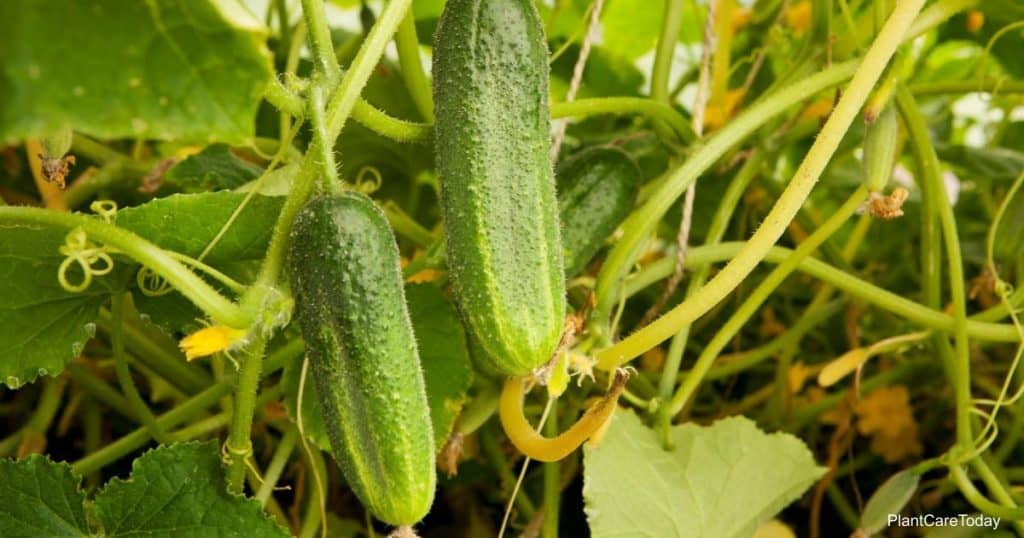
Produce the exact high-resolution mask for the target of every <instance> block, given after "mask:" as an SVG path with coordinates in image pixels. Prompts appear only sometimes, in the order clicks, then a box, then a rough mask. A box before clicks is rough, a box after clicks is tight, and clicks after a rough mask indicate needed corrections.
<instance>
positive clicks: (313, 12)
mask: <svg viewBox="0 0 1024 538" xmlns="http://www.w3.org/2000/svg"><path fill="white" fill-rule="evenodd" d="M302 16H303V19H304V20H305V21H306V30H307V31H308V33H309V48H310V51H311V52H312V56H313V65H314V66H315V68H316V70H317V72H319V73H321V74H323V75H324V77H326V80H327V84H328V86H334V85H335V84H337V83H338V79H339V78H341V68H340V67H338V61H337V59H336V58H335V57H334V45H333V44H332V43H331V28H330V27H329V26H328V25H327V13H326V11H325V10H324V0H302Z"/></svg>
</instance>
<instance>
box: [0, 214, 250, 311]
mask: <svg viewBox="0 0 1024 538" xmlns="http://www.w3.org/2000/svg"><path fill="white" fill-rule="evenodd" d="M0 222H6V223H17V224H40V225H43V226H58V227H61V228H66V229H69V230H70V229H73V228H81V229H82V230H84V231H85V233H86V234H87V235H88V236H89V238H90V239H93V240H96V241H99V242H101V243H103V244H104V245H107V246H110V247H114V248H116V249H118V250H120V251H121V252H123V253H124V254H126V255H127V256H128V257H130V258H132V259H134V260H135V261H137V262H139V263H141V264H143V265H145V266H146V267H149V268H150V269H152V270H153V272H155V273H156V274H158V275H160V276H161V277H163V278H164V280H166V281H167V282H168V283H169V284H171V285H172V286H174V287H175V289H177V290H178V291H179V292H181V294H182V295H184V296H185V297H186V298H188V299H189V300H190V301H192V302H193V303H195V305H196V306H198V307H199V309H200V310H202V311H203V312H206V313H207V314H208V315H209V316H210V317H211V318H213V319H214V320H215V321H217V322H218V323H221V324H224V325H227V326H229V327H235V328H244V327H248V326H249V324H250V323H251V321H252V317H251V316H250V315H247V313H245V312H243V311H242V309H240V308H239V307H238V305H236V304H235V303H233V302H231V301H230V300H228V299H227V298H225V297H224V296H223V295H221V294H220V293H218V292H217V290H215V289H213V288H212V287H211V286H210V285H209V284H207V283H206V282H205V281H204V280H203V279H201V278H199V277H198V276H196V274H195V273H193V272H192V271H191V270H189V268H188V267H185V265H184V264H182V263H181V262H179V261H178V260H176V259H174V257H173V256H171V255H169V254H168V253H167V252H166V251H164V250H163V249H162V248H160V247H158V246H156V245H154V244H153V243H150V242H149V241H146V240H145V239H143V238H141V237H139V236H137V235H135V234H134V233H132V232H129V231H128V230H125V229H122V228H118V227H117V226H114V225H112V224H107V223H106V222H104V221H102V220H100V219H97V218H92V217H88V216H85V215H79V214H73V213H60V212H56V211H47V210H44V209H38V208H34V207H11V206H8V207H0ZM54 277H55V278H56V275H54Z"/></svg>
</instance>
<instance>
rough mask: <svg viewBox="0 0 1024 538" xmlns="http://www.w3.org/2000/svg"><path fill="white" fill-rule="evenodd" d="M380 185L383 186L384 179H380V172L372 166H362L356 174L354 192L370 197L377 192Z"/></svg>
mask: <svg viewBox="0 0 1024 538" xmlns="http://www.w3.org/2000/svg"><path fill="white" fill-rule="evenodd" d="M382 184H384V178H383V177H381V175H380V170H378V169H377V168H376V167H374V166H364V167H362V168H360V169H359V173H358V174H356V187H355V190H356V191H358V192H361V193H363V194H366V195H370V194H373V193H375V192H377V189H379V188H380V186H381V185H382Z"/></svg>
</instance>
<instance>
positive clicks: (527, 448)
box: [498, 372, 627, 461]
mask: <svg viewBox="0 0 1024 538" xmlns="http://www.w3.org/2000/svg"><path fill="white" fill-rule="evenodd" d="M626 377H627V376H626V375H625V374H624V373H622V372H616V373H615V378H614V379H613V381H612V386H611V388H610V389H609V390H608V393H607V394H605V396H604V397H603V398H601V399H600V400H599V401H598V402H597V403H595V404H594V405H592V406H591V407H590V408H589V409H587V411H586V412H585V413H584V414H583V416H582V417H580V419H579V420H578V421H577V422H576V424H573V425H572V427H571V428H569V429H568V430H566V431H565V432H564V433H562V434H561V435H559V436H557V437H544V436H543V435H541V434H540V433H539V432H538V431H537V430H535V429H534V428H533V426H531V425H530V423H529V422H528V421H527V420H526V414H525V412H524V411H523V396H524V384H525V383H526V378H525V377H514V378H510V379H509V380H508V381H506V382H505V386H504V388H502V390H501V399H500V400H499V402H498V413H499V417H500V418H501V426H502V428H504V429H505V433H506V434H507V435H508V438H509V440H510V441H512V444H513V445H515V447H516V448H517V449H519V451H520V452H522V453H523V454H525V455H526V456H528V457H530V458H532V459H535V460H537V461H558V460H560V459H562V458H564V457H566V456H568V455H569V454H572V451H573V450H576V449H577V448H578V447H579V446H580V445H582V444H583V442H584V441H586V440H587V439H588V438H590V437H591V436H592V435H594V434H595V433H596V432H598V431H599V430H600V429H601V427H602V426H603V425H604V424H605V423H606V422H607V421H608V420H610V419H611V416H612V413H614V412H615V406H616V402H618V400H619V396H620V395H621V394H622V391H623V389H625V388H626Z"/></svg>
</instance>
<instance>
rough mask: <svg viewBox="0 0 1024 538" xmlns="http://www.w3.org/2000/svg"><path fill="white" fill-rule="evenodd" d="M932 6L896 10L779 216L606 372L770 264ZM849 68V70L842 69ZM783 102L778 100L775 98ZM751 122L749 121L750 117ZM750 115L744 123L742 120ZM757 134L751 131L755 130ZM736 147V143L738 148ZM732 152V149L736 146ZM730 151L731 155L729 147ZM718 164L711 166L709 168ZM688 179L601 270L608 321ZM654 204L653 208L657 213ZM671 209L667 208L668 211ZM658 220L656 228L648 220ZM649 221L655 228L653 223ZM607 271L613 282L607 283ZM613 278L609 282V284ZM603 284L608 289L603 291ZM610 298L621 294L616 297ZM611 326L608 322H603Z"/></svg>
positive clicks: (614, 354) (604, 359) (628, 342)
mask: <svg viewBox="0 0 1024 538" xmlns="http://www.w3.org/2000/svg"><path fill="white" fill-rule="evenodd" d="M923 5H924V0H906V1H904V2H900V4H899V5H897V6H896V8H895V9H894V10H893V13H892V16H891V17H890V18H889V20H888V21H887V22H886V24H885V27H883V28H882V30H881V32H879V34H878V38H877V39H876V40H875V42H874V43H872V45H871V48H870V49H869V50H868V52H867V53H866V54H865V56H864V59H863V61H862V62H861V64H860V65H859V66H858V67H857V70H856V73H855V74H854V75H853V79H852V80H851V81H850V84H849V85H848V86H847V88H846V90H845V91H844V92H843V96H842V98H840V100H839V102H838V103H837V104H836V106H835V109H834V110H833V111H832V114H831V115H830V116H829V118H828V120H827V121H826V122H825V125H824V127H822V129H821V132H820V133H819V134H818V136H817V138H816V139H815V141H814V144H813V145H812V146H811V148H810V149H809V150H808V152H807V155H806V157H805V158H804V160H803V162H802V163H801V164H800V167H799V168H798V169H797V171H796V172H795V173H794V176H793V179H792V180H791V181H790V183H789V185H788V186H787V187H786V190H785V191H784V192H783V194H782V196H781V197H780V198H779V200H778V201H777V202H776V204H775V206H774V207H772V209H771V211H770V212H769V213H768V215H767V216H766V217H765V219H764V222H763V224H762V225H761V226H760V227H759V228H758V229H757V231H756V232H754V235H753V236H752V237H751V238H750V241H748V242H747V246H746V247H745V248H744V249H743V250H742V251H741V252H739V253H737V255H736V257H735V258H733V259H732V260H731V261H730V262H729V263H728V264H727V265H726V266H725V267H724V268H723V269H722V270H721V272H719V273H718V274H717V275H716V276H715V277H714V278H713V279H712V280H711V281H710V282H708V285H707V286H705V287H703V288H702V289H701V290H700V291H698V292H697V293H696V294H694V295H693V296H692V297H691V298H689V299H687V300H686V301H684V302H683V303H681V304H680V305H678V306H676V307H675V308H673V309H672V310H670V311H669V312H668V313H666V314H665V315H664V316H662V317H661V318H659V319H657V320H655V321H654V322H653V323H651V324H650V325H648V326H647V327H645V328H643V329H641V330H639V331H637V332H635V333H633V334H632V335H630V336H629V337H628V338H626V339H624V340H622V341H620V342H619V343H617V344H615V345H613V346H611V347H609V348H606V349H604V350H601V351H599V352H598V353H597V359H598V364H599V367H601V368H603V369H611V368H615V367H618V366H619V365H621V364H623V363H625V362H626V361H629V360H631V359H633V358H634V357H637V356H639V355H641V354H642V353H644V352H645V351H647V350H648V349H651V348H652V347H654V346H656V345H658V344H659V343H660V342H662V341H664V340H665V339H666V338H668V337H670V336H672V335H673V334H674V333H676V332H677V331H678V330H679V329H680V328H682V327H683V326H685V325H687V324H689V323H692V322H693V320H695V319H697V317H699V316H700V315H703V314H704V313H705V312H707V311H708V310H710V309H711V308H712V307H713V306H715V305H716V304H718V303H719V302H720V301H721V300H722V299H723V298H725V297H726V296H727V295H728V294H729V293H730V292H731V291H732V290H734V289H735V288H736V286H738V285H739V284H740V283H741V282H742V281H743V279H744V278H746V277H747V275H749V274H750V272H751V271H752V270H753V269H754V267H755V266H756V265H757V264H758V263H759V262H760V261H761V260H762V259H764V257H765V255H766V254H767V252H768V250H770V249H771V247H772V246H773V245H774V244H775V242H776V241H777V240H778V239H779V237H781V236H782V233H783V232H784V231H785V229H786V226H787V225H788V224H789V222H790V221H791V220H792V219H793V217H794V216H795V215H796V213H797V211H799V209H800V207H801V206H802V205H803V203H804V200H806V199H807V196H808V195H809V194H810V192H811V189H812V188H813V187H814V185H815V184H816V183H817V181H818V178H819V177H820V176H821V173H822V172H823V171H824V169H825V166H826V165H827V164H828V162H829V159H830V158H831V157H832V154H833V153H835V150H836V149H837V148H838V147H839V143H840V142H841V141H842V139H843V136H844V135H845V134H846V131H847V130H848V129H849V127H850V125H851V124H852V123H853V120H854V118H856V117H857V116H858V115H859V113H860V108H861V106H862V105H863V104H864V101H866V100H867V97H868V95H869V94H870V92H871V89H872V87H873V86H874V84H875V82H877V81H878V79H879V77H880V76H881V74H882V72H883V71H884V69H885V66H886V64H887V63H888V61H889V59H890V58H891V57H892V55H893V54H894V53H895V52H896V48H897V47H898V46H899V44H900V42H901V41H902V39H903V36H904V34H905V33H906V32H907V29H908V28H909V26H910V24H911V23H912V22H913V20H914V16H915V15H916V14H917V12H918V11H920V9H921V7H922V6H923ZM840 65H846V64H840ZM837 67H838V66H834V67H833V68H832V69H830V70H826V71H823V72H822V73H819V74H818V75H817V77H821V76H822V75H823V74H826V73H830V72H831V71H832V70H834V69H836V68H837ZM814 78H815V76H812V77H809V78H808V79H806V80H804V81H802V82H801V83H800V85H801V87H808V86H811V84H810V80H811V79H814ZM791 93H792V94H795V93H798V92H796V91H792V90H790V91H782V92H780V95H782V96H789V95H790V94H791ZM773 97H778V96H773ZM770 101H773V98H768V99H765V100H764V101H761V102H760V103H759V105H762V106H763V105H764V104H765V103H767V102H770ZM757 109H758V105H755V106H753V107H751V108H750V109H749V110H748V112H747V114H750V115H751V116H752V117H754V118H755V119H757V118H758V117H759V116H753V113H754V112H755V110H757ZM759 114H760V115H761V116H768V115H770V114H768V112H767V111H759ZM751 116H747V117H748V118H749V117H751ZM742 117H743V116H741V118H742ZM743 123H753V122H752V121H751V120H749V119H748V120H747V122H741V121H740V118H737V120H736V121H734V122H733V123H731V124H730V125H729V126H730V127H731V126H734V125H737V124H740V125H742V124H743ZM747 127H749V125H748V126H747ZM727 132H731V130H729V127H726V128H724V129H722V131H720V132H719V135H718V136H716V137H713V139H712V140H709V141H708V145H709V146H710V145H712V144H713V143H714V142H715V141H717V140H719V139H720V138H721V137H722V136H723V135H724V134H725V133H727ZM736 134H743V129H737V132H736V133H733V135H734V136H735V135H736ZM732 145H733V144H728V146H732ZM728 146H727V147H728ZM723 149H724V148H723ZM695 160H697V159H696V155H694V157H693V158H691V159H690V160H689V161H687V164H689V163H691V162H693V161H695ZM710 164H711V163H710V162H709V163H707V165H708V166H709V165H710ZM686 168H687V165H685V164H684V165H683V169H686ZM705 168H706V166H704V165H703V164H702V165H701V166H700V167H699V168H698V170H700V171H703V169H705ZM679 176H682V177H683V179H688V181H675V182H674V181H669V182H668V183H667V184H666V185H665V186H664V187H663V189H664V190H666V191H667V192H665V193H664V194H666V196H664V197H663V198H662V197H660V196H655V197H654V198H653V199H652V200H650V201H648V203H647V204H646V205H645V206H644V208H642V209H641V212H640V213H639V217H637V218H636V219H634V217H630V218H629V220H627V223H626V224H625V225H624V228H625V233H624V236H623V238H622V239H621V240H620V241H619V243H618V244H616V246H615V247H614V248H613V250H612V252H611V253H610V254H609V255H608V259H607V260H606V261H605V265H604V267H602V269H601V276H600V277H599V278H598V290H597V294H598V305H599V308H598V309H596V310H597V312H596V313H597V314H598V315H601V314H605V313H607V312H608V309H607V308H608V306H609V304H608V303H609V299H608V297H609V296H610V297H616V296H617V295H616V294H614V290H613V289H610V287H611V286H610V285H611V284H617V282H618V281H620V280H621V278H622V276H623V273H624V272H625V270H626V269H627V268H628V267H627V266H623V265H621V264H622V263H623V262H625V261H627V260H628V261H630V262H631V261H632V259H633V258H634V256H635V254H636V252H637V251H638V247H639V246H640V245H641V243H642V241H641V239H642V238H644V237H647V236H648V235H649V234H650V232H651V230H653V226H654V225H655V224H657V222H658V221H659V220H660V219H661V217H662V216H663V215H664V210H661V208H660V207H658V206H659V205H661V204H664V203H668V204H671V203H672V202H673V201H674V200H675V199H676V198H678V196H679V194H681V192H682V189H680V190H679V191H678V192H675V189H674V187H676V186H677V185H676V184H677V183H686V185H683V188H684V189H685V187H686V186H688V184H689V183H690V182H691V181H692V180H693V179H696V175H693V176H688V175H683V174H678V175H677V176H676V177H679ZM652 205H653V207H651V206H652ZM666 209H667V208H666ZM652 218H654V220H653V222H651V221H649V220H648V219H652ZM648 222H650V223H649V224H648ZM606 271H607V272H608V274H609V277H605V275H606ZM601 277H605V278H601ZM602 281H603V283H604V284H605V285H604V286H602V285H601V284H602ZM609 291H612V292H613V294H611V295H609V293H608V292H609ZM601 304H604V305H605V308H604V309H603V310H602V309H601V308H600V305H601ZM599 319H606V318H599Z"/></svg>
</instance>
